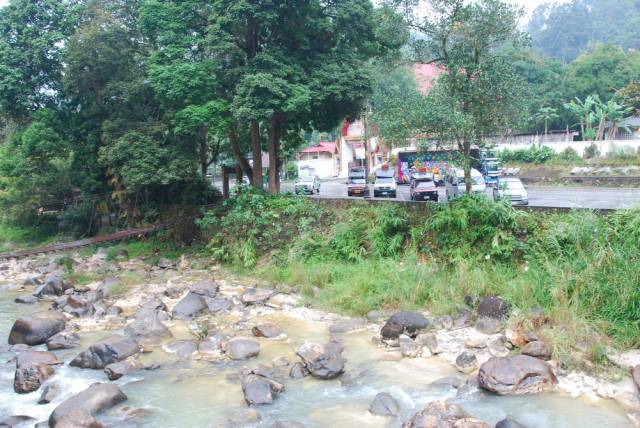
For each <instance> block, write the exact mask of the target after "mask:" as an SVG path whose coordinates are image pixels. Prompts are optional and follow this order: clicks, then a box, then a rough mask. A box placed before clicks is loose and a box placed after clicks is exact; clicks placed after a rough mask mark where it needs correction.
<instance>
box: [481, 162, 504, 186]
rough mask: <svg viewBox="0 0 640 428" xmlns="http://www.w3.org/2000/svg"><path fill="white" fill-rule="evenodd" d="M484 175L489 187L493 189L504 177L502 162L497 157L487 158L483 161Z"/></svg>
mask: <svg viewBox="0 0 640 428" xmlns="http://www.w3.org/2000/svg"><path fill="white" fill-rule="evenodd" d="M481 172H482V175H483V176H484V182H485V183H486V185H487V186H489V187H493V186H495V185H496V183H497V182H498V178H499V177H500V176H501V175H502V172H503V169H502V162H501V161H500V159H498V158H495V157H485V158H483V159H482V171H481Z"/></svg>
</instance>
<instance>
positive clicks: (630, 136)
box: [605, 116, 640, 140]
mask: <svg viewBox="0 0 640 428" xmlns="http://www.w3.org/2000/svg"><path fill="white" fill-rule="evenodd" d="M610 127H611V124H610V123H607V126H606V127H605V135H609V130H610ZM614 140H640V116H631V117H628V118H626V119H623V120H622V121H621V122H620V123H619V124H618V132H617V133H616V136H615V138H614Z"/></svg>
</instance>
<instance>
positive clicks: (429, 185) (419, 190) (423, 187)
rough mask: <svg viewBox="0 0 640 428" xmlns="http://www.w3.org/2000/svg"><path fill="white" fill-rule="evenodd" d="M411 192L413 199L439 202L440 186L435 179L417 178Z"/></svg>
mask: <svg viewBox="0 0 640 428" xmlns="http://www.w3.org/2000/svg"><path fill="white" fill-rule="evenodd" d="M410 192H411V200H412V201H433V202H438V188H437V187H436V183H435V182H434V181H433V179H421V180H415V181H414V182H413V184H412V186H411V191H410Z"/></svg>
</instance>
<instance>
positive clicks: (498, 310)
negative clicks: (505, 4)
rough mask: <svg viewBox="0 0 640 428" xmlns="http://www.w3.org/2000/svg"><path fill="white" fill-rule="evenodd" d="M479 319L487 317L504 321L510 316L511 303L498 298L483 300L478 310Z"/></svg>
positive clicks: (490, 297) (491, 297)
mask: <svg viewBox="0 0 640 428" xmlns="http://www.w3.org/2000/svg"><path fill="white" fill-rule="evenodd" d="M476 312H477V314H478V318H480V317H487V318H493V319H497V320H504V319H505V318H507V316H508V315H509V303H507V301H506V300H503V299H502V298H500V297H497V296H489V297H485V298H484V299H482V301H481V302H480V304H479V305H478V309H477V310H476Z"/></svg>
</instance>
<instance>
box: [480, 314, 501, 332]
mask: <svg viewBox="0 0 640 428" xmlns="http://www.w3.org/2000/svg"><path fill="white" fill-rule="evenodd" d="M475 328H476V330H478V331H479V332H480V333H484V334H495V333H497V332H499V331H500V329H501V328H502V324H500V321H499V320H498V319H496V318H488V317H482V318H478V320H477V321H476V325H475Z"/></svg>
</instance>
